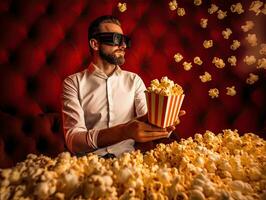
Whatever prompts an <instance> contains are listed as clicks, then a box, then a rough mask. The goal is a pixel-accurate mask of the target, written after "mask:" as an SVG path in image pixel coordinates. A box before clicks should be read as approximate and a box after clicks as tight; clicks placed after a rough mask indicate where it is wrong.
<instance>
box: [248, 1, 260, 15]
mask: <svg viewBox="0 0 266 200" xmlns="http://www.w3.org/2000/svg"><path fill="white" fill-rule="evenodd" d="M261 6H263V2H261V1H252V3H251V5H250V7H249V10H250V11H253V12H254V13H256V15H258V14H260V12H261V10H260V7H261Z"/></svg>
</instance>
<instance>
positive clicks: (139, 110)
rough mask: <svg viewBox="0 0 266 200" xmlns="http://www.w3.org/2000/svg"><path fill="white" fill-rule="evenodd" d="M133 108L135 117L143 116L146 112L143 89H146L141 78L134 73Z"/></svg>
mask: <svg viewBox="0 0 266 200" xmlns="http://www.w3.org/2000/svg"><path fill="white" fill-rule="evenodd" d="M135 85H136V90H135V109H136V115H137V117H140V116H143V115H145V114H146V113H147V104H146V97H145V93H144V91H145V90H146V87H145V84H144V82H143V80H142V79H141V78H140V77H139V76H138V75H136V78H135Z"/></svg>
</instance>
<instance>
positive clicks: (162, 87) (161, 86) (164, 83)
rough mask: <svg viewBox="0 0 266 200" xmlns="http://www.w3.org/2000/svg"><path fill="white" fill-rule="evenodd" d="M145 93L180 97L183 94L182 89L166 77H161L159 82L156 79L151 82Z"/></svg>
mask: <svg viewBox="0 0 266 200" xmlns="http://www.w3.org/2000/svg"><path fill="white" fill-rule="evenodd" d="M147 91H148V92H154V93H156V94H160V95H163V96H172V95H181V94H183V93H184V91H183V89H182V87H181V86H180V85H178V84H177V83H174V81H172V80H170V79H168V77H167V76H164V77H162V78H161V80H160V81H159V80H158V79H154V80H152V81H151V84H150V87H148V88H147Z"/></svg>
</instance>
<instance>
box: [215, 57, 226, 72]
mask: <svg viewBox="0 0 266 200" xmlns="http://www.w3.org/2000/svg"><path fill="white" fill-rule="evenodd" d="M212 63H213V64H214V65H215V66H216V67H217V68H219V69H221V68H224V67H225V63H224V61H223V59H221V58H218V57H214V58H213V60H212Z"/></svg>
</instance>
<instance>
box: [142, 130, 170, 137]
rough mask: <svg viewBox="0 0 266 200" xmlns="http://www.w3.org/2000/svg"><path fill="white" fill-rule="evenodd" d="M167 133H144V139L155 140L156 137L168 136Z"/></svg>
mask: <svg viewBox="0 0 266 200" xmlns="http://www.w3.org/2000/svg"><path fill="white" fill-rule="evenodd" d="M168 134H169V133H168V132H167V131H164V132H156V131H154V132H144V137H148V138H156V137H166V136H168Z"/></svg>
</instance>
